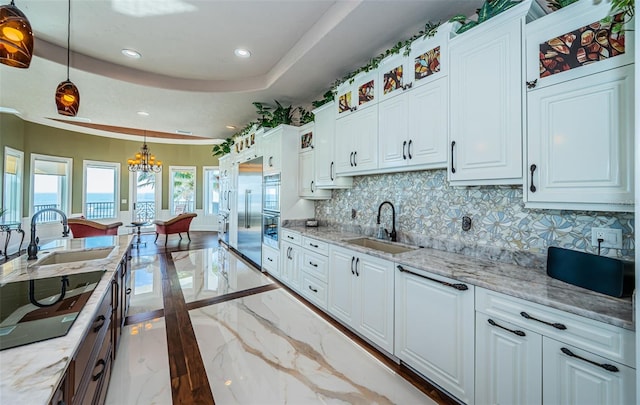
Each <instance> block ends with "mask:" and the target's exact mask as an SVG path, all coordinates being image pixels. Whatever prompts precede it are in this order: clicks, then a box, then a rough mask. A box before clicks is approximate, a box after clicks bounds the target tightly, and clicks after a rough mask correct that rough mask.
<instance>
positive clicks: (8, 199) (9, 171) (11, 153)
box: [0, 146, 24, 222]
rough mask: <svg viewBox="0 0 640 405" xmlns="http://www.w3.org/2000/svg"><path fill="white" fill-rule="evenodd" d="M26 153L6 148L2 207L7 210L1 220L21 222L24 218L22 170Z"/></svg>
mask: <svg viewBox="0 0 640 405" xmlns="http://www.w3.org/2000/svg"><path fill="white" fill-rule="evenodd" d="M23 170H24V153H23V152H21V151H19V150H15V149H11V148H10V147H8V146H5V148H4V176H3V180H4V181H3V183H4V189H3V200H2V208H4V209H5V210H7V211H6V212H5V213H4V216H2V218H0V222H20V220H21V219H22V172H23Z"/></svg>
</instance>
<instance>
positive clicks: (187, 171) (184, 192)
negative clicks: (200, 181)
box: [169, 166, 196, 215]
mask: <svg viewBox="0 0 640 405" xmlns="http://www.w3.org/2000/svg"><path fill="white" fill-rule="evenodd" d="M169 195H170V196H171V200H170V207H169V209H170V210H171V214H172V215H177V214H182V213H184V212H194V211H195V208H196V207H195V197H196V168H195V167H193V166H170V167H169Z"/></svg>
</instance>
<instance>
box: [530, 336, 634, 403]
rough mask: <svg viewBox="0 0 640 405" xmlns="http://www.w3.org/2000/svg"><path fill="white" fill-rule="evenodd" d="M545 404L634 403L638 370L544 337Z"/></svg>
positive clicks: (543, 398) (543, 399)
mask: <svg viewBox="0 0 640 405" xmlns="http://www.w3.org/2000/svg"><path fill="white" fill-rule="evenodd" d="M542 346H543V356H542V363H543V378H542V387H543V389H542V392H543V396H542V401H543V403H545V404H563V405H588V404H593V405H600V404H608V405H613V404H621V405H623V404H634V403H635V389H634V387H635V378H636V372H635V370H634V369H632V368H631V367H627V366H625V365H623V364H619V363H616V362H613V361H611V360H609V359H606V358H603V357H600V356H596V355H594V354H592V353H589V352H587V351H584V350H580V349H578V348H576V347H573V346H569V345H567V344H564V343H562V342H559V341H557V340H554V339H549V338H546V337H545V338H544V339H543V344H542Z"/></svg>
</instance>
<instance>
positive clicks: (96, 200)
mask: <svg viewBox="0 0 640 405" xmlns="http://www.w3.org/2000/svg"><path fill="white" fill-rule="evenodd" d="M83 163H84V164H83V168H84V184H83V192H82V206H83V207H84V209H83V212H84V216H85V217H86V218H88V219H104V218H117V217H118V214H119V211H120V210H119V206H118V200H119V193H118V187H119V185H120V163H109V162H95V161H91V160H85V161H84V162H83Z"/></svg>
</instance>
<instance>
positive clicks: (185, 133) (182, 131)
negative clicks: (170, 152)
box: [176, 129, 192, 135]
mask: <svg viewBox="0 0 640 405" xmlns="http://www.w3.org/2000/svg"><path fill="white" fill-rule="evenodd" d="M176 134H182V135H191V134H192V132H191V131H185V130H183V129H176Z"/></svg>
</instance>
